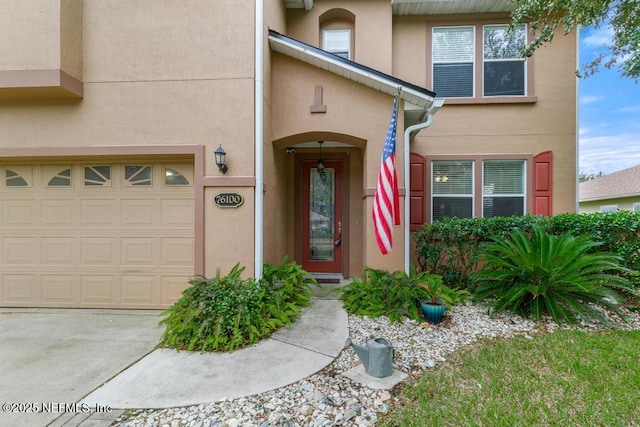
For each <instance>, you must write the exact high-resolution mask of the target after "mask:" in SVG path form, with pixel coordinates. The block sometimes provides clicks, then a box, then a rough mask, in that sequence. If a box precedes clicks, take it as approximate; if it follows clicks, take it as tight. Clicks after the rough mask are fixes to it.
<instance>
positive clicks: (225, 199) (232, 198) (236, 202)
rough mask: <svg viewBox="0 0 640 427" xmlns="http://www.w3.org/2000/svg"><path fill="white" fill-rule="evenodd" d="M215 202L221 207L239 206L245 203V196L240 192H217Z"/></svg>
mask: <svg viewBox="0 0 640 427" xmlns="http://www.w3.org/2000/svg"><path fill="white" fill-rule="evenodd" d="M213 202H214V203H215V204H216V205H217V206H218V207H220V208H237V207H238V206H240V205H242V204H243V203H244V197H242V194H238V193H220V194H216V196H215V197H214V198H213Z"/></svg>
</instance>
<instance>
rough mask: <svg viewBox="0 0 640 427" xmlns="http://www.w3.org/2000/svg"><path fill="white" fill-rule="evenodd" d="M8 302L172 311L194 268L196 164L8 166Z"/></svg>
mask: <svg viewBox="0 0 640 427" xmlns="http://www.w3.org/2000/svg"><path fill="white" fill-rule="evenodd" d="M0 205H1V206H0V280H1V281H2V286H0V306H4V307H17V306H19V307H100V308H165V307H168V306H169V305H171V304H172V303H173V302H175V301H176V300H177V299H178V298H179V297H180V295H181V291H182V290H183V289H184V288H185V287H186V286H187V285H188V283H187V279H188V277H189V276H191V275H192V274H193V265H194V263H193V259H194V188H193V164H192V163H171V162H162V161H153V162H149V161H146V162H144V161H139V160H138V161H136V160H133V161H121V160H120V161H104V160H98V161H95V160H90V161H82V162H67V163H46V164H33V163H21V164H18V163H16V164H2V165H0Z"/></svg>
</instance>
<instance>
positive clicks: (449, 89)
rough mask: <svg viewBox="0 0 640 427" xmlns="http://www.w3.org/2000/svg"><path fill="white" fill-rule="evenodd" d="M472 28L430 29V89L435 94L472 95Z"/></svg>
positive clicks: (473, 52)
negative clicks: (431, 83) (431, 78)
mask: <svg viewBox="0 0 640 427" xmlns="http://www.w3.org/2000/svg"><path fill="white" fill-rule="evenodd" d="M474 33H475V29H474V27H439V28H434V29H433V90H434V92H435V93H436V94H438V96H439V97H472V96H473V80H474V78H473V76H474V57H475V41H474V39H475V37H474Z"/></svg>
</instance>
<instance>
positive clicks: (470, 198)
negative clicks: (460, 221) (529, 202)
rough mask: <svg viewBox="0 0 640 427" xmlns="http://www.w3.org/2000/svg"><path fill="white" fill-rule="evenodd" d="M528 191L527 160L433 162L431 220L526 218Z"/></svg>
mask: <svg viewBox="0 0 640 427" xmlns="http://www.w3.org/2000/svg"><path fill="white" fill-rule="evenodd" d="M478 167H480V168H481V170H477V168H478ZM526 187H527V186H526V161H525V160H518V159H513V160H512V159H505V160H503V159H486V160H478V161H475V160H433V161H432V162H431V220H432V221H435V220H437V219H438V218H442V217H456V218H471V217H474V216H484V217H492V216H513V215H524V214H525V212H526V211H527V210H526Z"/></svg>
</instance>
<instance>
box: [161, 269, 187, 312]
mask: <svg viewBox="0 0 640 427" xmlns="http://www.w3.org/2000/svg"><path fill="white" fill-rule="evenodd" d="M188 287H189V281H188V279H185V278H184V277H183V276H163V277H162V300H161V304H163V305H165V306H169V305H171V304H173V303H174V302H176V301H177V300H178V299H180V297H181V296H182V292H183V291H184V290H185V289H187V288H188Z"/></svg>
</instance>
